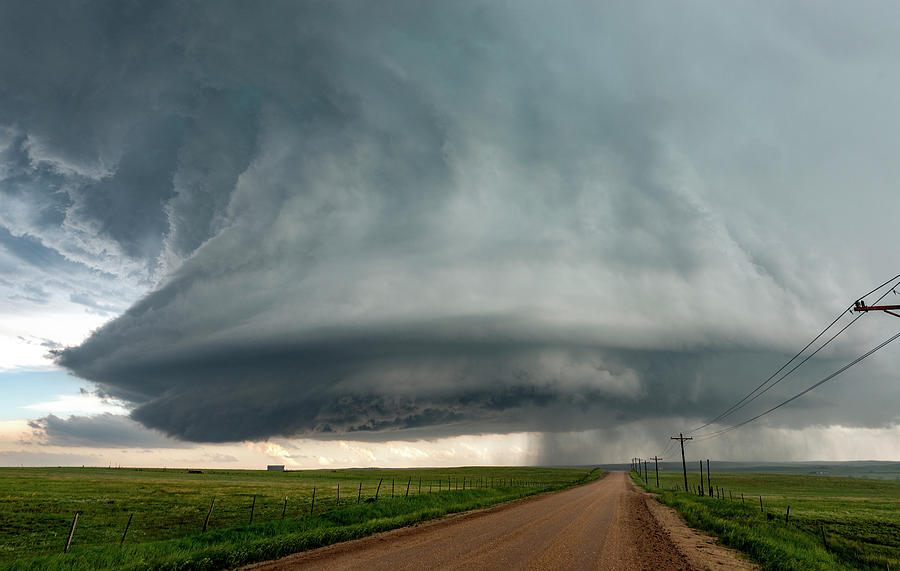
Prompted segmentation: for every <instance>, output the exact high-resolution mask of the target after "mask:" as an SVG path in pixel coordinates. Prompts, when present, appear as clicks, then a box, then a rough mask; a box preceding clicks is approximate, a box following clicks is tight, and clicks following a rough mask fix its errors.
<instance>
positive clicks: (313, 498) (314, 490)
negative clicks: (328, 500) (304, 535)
mask: <svg viewBox="0 0 900 571" xmlns="http://www.w3.org/2000/svg"><path fill="white" fill-rule="evenodd" d="M315 509H316V487H315V486H313V497H312V504H310V506H309V515H312V513H313V510H315Z"/></svg>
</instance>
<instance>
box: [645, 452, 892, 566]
mask: <svg viewBox="0 0 900 571" xmlns="http://www.w3.org/2000/svg"><path fill="white" fill-rule="evenodd" d="M714 469H715V465H713V470H714ZM632 476H633V477H634V478H635V481H636V482H638V483H641V484H642V485H643V480H641V479H639V478H637V476H636V475H635V474H632ZM648 480H649V485H645V486H644V487H645V488H647V489H648V490H650V491H653V492H659V500H660V501H661V502H662V503H664V504H667V505H670V506H672V507H674V508H675V509H677V510H678V511H679V512H680V513H681V514H682V515H683V516H684V517H685V519H686V520H687V522H688V524H690V525H691V526H692V527H695V528H698V529H702V530H705V531H708V532H710V533H712V534H714V535H717V536H718V537H719V538H720V539H721V540H722V542H723V543H724V544H725V545H728V546H731V547H734V548H736V549H739V550H741V551H744V552H745V553H747V554H748V555H750V556H751V557H752V558H753V559H754V560H756V561H757V562H759V563H760V564H761V565H762V566H763V568H764V569H798V570H799V569H891V568H893V569H900V482H896V481H888V480H866V479H860V478H834V477H823V476H789V475H772V474H716V473H715V471H713V473H712V484H713V487H714V488H718V492H717V493H715V494H714V495H715V496H716V497H710V496H709V495H706V496H704V497H698V495H697V492H696V488H697V486H698V485H699V483H700V476H699V473H697V472H694V473H688V485H689V486H690V487H692V488H694V491H693V492H684V491H673V490H674V489H675V487H676V486H678V487H679V488H684V483H683V475H682V474H681V473H680V472H665V473H660V489H659V490H657V489H656V487H655V484H656V480H655V476H654V474H653V472H651V473H650V477H649V479H648ZM704 484H705V487H706V488H707V492H708V487H709V485H708V483H707V482H705V481H704ZM742 495H743V499H742ZM720 497H721V499H720ZM760 499H761V500H762V509H761V508H760ZM788 507H790V516H789V519H788V521H787V522H786V521H785V519H786V516H787V515H788Z"/></svg>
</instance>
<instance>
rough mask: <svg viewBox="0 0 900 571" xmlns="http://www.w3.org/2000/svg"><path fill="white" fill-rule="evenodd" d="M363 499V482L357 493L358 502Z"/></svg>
mask: <svg viewBox="0 0 900 571" xmlns="http://www.w3.org/2000/svg"><path fill="white" fill-rule="evenodd" d="M361 499H362V482H360V483H359V492H357V493H356V503H359V501H360V500H361Z"/></svg>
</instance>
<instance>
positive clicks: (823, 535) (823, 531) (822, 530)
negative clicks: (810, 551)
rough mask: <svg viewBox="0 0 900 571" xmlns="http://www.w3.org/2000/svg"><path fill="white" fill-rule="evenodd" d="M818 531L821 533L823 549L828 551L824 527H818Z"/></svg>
mask: <svg viewBox="0 0 900 571" xmlns="http://www.w3.org/2000/svg"><path fill="white" fill-rule="evenodd" d="M819 530H821V532H822V545H823V546H824V547H825V549H828V540H826V539H825V526H824V525H820V526H819Z"/></svg>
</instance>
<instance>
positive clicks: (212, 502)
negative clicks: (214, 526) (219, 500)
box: [200, 498, 216, 533]
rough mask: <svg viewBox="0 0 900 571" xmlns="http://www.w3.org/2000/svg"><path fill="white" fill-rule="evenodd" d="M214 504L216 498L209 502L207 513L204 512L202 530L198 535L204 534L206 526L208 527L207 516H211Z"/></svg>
mask: <svg viewBox="0 0 900 571" xmlns="http://www.w3.org/2000/svg"><path fill="white" fill-rule="evenodd" d="M215 503H216V498H213V499H212V501H211V502H209V511H208V512H206V519H205V520H203V530H202V531H201V532H200V533H206V526H208V525H209V516H211V515H212V509H213V505H215Z"/></svg>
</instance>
